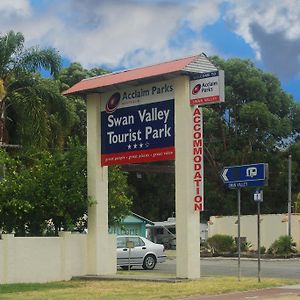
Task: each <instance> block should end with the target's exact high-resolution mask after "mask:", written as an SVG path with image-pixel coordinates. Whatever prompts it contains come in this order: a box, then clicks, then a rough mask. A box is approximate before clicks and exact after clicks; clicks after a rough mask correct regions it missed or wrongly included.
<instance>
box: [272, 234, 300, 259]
mask: <svg viewBox="0 0 300 300" xmlns="http://www.w3.org/2000/svg"><path fill="white" fill-rule="evenodd" d="M296 252H297V250H296V243H295V242H293V238H292V237H290V236H288V235H282V236H280V237H279V238H278V239H277V240H276V241H274V242H273V244H272V245H271V246H270V248H269V249H268V253H269V254H274V255H281V256H285V257H287V256H290V255H291V254H292V253H296Z"/></svg>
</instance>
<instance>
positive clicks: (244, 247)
mask: <svg viewBox="0 0 300 300" xmlns="http://www.w3.org/2000/svg"><path fill="white" fill-rule="evenodd" d="M252 247H253V245H252V243H251V242H242V243H241V251H242V252H247V251H249V250H250V249H251V248H252Z"/></svg>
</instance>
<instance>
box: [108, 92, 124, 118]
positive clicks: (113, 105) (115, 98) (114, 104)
mask: <svg viewBox="0 0 300 300" xmlns="http://www.w3.org/2000/svg"><path fill="white" fill-rule="evenodd" d="M120 100H121V94H120V93H119V92H116V93H114V94H112V95H111V96H110V98H109V99H108V101H107V103H106V106H105V111H106V112H107V113H109V114H111V113H113V112H114V111H115V110H116V109H117V108H118V105H119V103H120Z"/></svg>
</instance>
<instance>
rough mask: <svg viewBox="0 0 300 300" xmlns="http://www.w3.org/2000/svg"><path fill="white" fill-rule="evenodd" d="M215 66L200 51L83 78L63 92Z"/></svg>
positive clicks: (163, 77)
mask: <svg viewBox="0 0 300 300" xmlns="http://www.w3.org/2000/svg"><path fill="white" fill-rule="evenodd" d="M216 69H217V68H216V67H215V66H214V65H213V64H212V63H211V62H210V61H209V60H208V58H207V56H206V55H205V54H204V53H202V54H199V55H194V56H189V57H185V58H181V59H177V60H172V61H167V62H163V63H159V64H156V65H151V66H148V67H142V68H137V69H131V70H125V71H120V72H114V73H109V74H104V75H101V76H96V77H91V78H87V79H83V80H81V81H80V82H78V83H76V84H75V85H73V86H72V87H70V88H69V89H68V90H66V91H65V92H64V95H69V94H76V93H77V94H78V93H79V94H87V93H93V92H97V93H101V92H106V91H108V90H110V89H112V88H119V89H120V88H125V87H128V85H138V84H145V83H149V82H152V81H154V80H156V81H159V80H160V81H162V80H168V79H171V78H174V77H176V76H178V75H189V74H193V73H204V72H209V71H213V70H216Z"/></svg>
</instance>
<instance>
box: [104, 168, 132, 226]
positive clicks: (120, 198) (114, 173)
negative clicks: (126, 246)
mask: <svg viewBox="0 0 300 300" xmlns="http://www.w3.org/2000/svg"><path fill="white" fill-rule="evenodd" d="M108 188H109V189H108V199H109V201H108V205H109V209H108V223H109V225H114V224H120V222H121V221H122V219H124V217H126V216H127V215H128V214H129V213H130V208H131V205H132V199H131V197H129V196H128V195H129V189H128V185H127V176H126V175H125V174H124V173H123V172H122V171H121V169H120V167H119V166H112V167H109V169H108Z"/></svg>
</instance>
